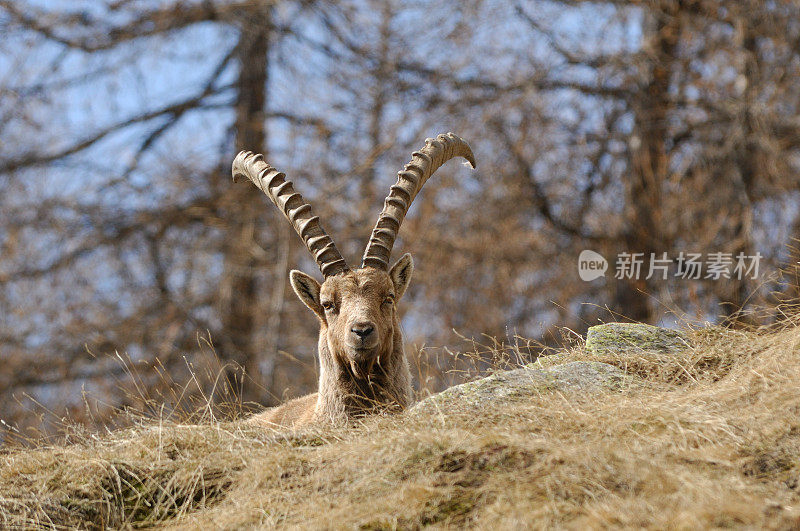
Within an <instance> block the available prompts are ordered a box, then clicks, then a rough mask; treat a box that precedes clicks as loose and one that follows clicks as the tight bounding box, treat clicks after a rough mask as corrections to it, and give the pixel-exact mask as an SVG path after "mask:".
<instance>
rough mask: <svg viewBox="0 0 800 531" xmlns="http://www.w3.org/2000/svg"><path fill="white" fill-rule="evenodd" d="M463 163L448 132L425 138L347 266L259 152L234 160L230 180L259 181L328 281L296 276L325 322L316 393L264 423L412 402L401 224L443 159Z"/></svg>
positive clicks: (407, 269) (407, 268)
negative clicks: (402, 319)
mask: <svg viewBox="0 0 800 531" xmlns="http://www.w3.org/2000/svg"><path fill="white" fill-rule="evenodd" d="M453 157H464V158H465V159H467V161H468V162H469V163H470V165H471V166H472V167H473V168H474V167H475V159H474V158H473V155H472V150H471V149H470V148H469V145H468V144H467V143H466V142H465V141H464V140H462V139H461V138H459V137H457V136H455V135H454V134H452V133H448V134H446V135H439V136H437V137H436V138H435V139H434V138H428V139H427V140H425V146H424V147H423V148H422V149H420V150H419V151H415V152H414V153H413V157H412V159H411V161H410V162H409V163H408V164H406V165H405V167H404V168H403V170H401V171H400V172H398V174H397V182H396V183H395V184H393V185H392V187H391V189H390V190H389V195H388V196H387V197H386V200H385V201H384V205H383V211H382V212H381V213H380V215H379V216H378V221H377V223H376V224H375V228H374V229H373V230H372V235H371V236H370V239H369V243H368V244H367V248H366V251H364V256H363V258H362V260H361V267H360V268H358V269H351V268H350V267H348V266H347V262H345V260H344V258H343V257H342V255H341V254H340V253H339V251H338V249H336V245H335V244H334V243H333V240H332V239H331V238H330V236H328V234H327V233H326V232H325V230H324V229H323V228H322V226H321V225H320V222H319V218H318V217H317V216H315V215H313V214H312V212H311V205H309V204H308V203H306V202H305V201H304V200H303V197H302V196H301V195H300V194H299V193H297V192H295V190H294V186H293V185H292V183H291V181H289V180H288V179H286V175H284V174H283V173H281V172H279V171H278V170H276V169H275V168H273V167H271V166H269V165H268V164H267V163H266V162H264V160H263V158H262V156H261V155H254V154H253V153H250V152H248V151H242V152H241V153H239V155H237V156H236V159H235V160H234V161H233V168H232V169H233V176H234V179H235V178H236V177H237V176H244V177H247V178H248V179H250V180H251V181H253V183H254V184H255V185H256V186H258V188H260V189H261V190H262V191H263V192H264V193H265V194H267V196H268V197H269V198H270V200H271V201H272V202H273V203H274V204H275V206H277V207H278V208H279V209H280V210H281V212H283V214H284V215H285V216H286V218H287V219H288V220H289V222H290V223H291V224H292V226H293V227H294V229H295V231H297V234H298V235H300V238H302V240H303V242H304V243H305V244H306V247H307V248H308V250H309V252H310V253H311V255H312V256H313V257H314V260H316V262H317V265H318V266H319V269H320V272H322V275H323V276H324V277H325V280H324V281H323V283H322V284H320V283H319V282H317V281H316V280H314V278H312V277H311V276H309V275H307V274H305V273H302V272H300V271H292V272H291V274H290V279H291V282H292V287H293V288H294V291H295V293H297V296H298V297H300V300H301V301H303V303H304V304H305V305H306V306H308V307H309V308H311V310H312V311H313V312H314V313H315V314H316V316H317V319H318V320H319V323H320V334H319V344H318V347H319V361H320V376H319V391H318V393H317V394H316V395H309V396H307V397H304V398H299V399H296V400H293V401H291V402H288V403H286V404H284V405H283V406H281V407H279V408H276V409H274V410H270V411H268V412H265V413H264V414H262V415H260V416H258V420H257V422H259V421H263V422H267V423H272V424H279V425H298V424H303V423H306V422H311V421H315V420H322V419H326V418H327V419H336V418H350V417H352V416H355V415H359V414H363V413H365V412H369V411H372V410H374V409H375V407H376V406H377V407H379V408H384V409H387V410H398V409H403V408H404V407H406V406H407V405H408V404H409V402H410V400H411V394H412V389H411V373H410V371H409V369H408V361H407V360H406V359H405V355H404V354H403V338H402V337H401V334H400V325H399V321H398V317H397V308H396V304H397V301H398V300H400V297H402V296H403V294H404V293H405V291H406V288H407V287H408V283H409V281H410V280H411V274H412V272H413V270H414V265H413V262H412V260H411V255H408V254H406V255H404V256H403V257H402V258H401V259H400V260H398V262H397V263H396V264H395V265H394V266H393V267H392V268H391V269H390V268H389V255H390V254H391V252H392V246H393V245H394V241H395V238H396V237H397V233H398V231H399V230H400V225H401V224H402V223H403V219H404V218H405V215H406V212H408V208H409V207H410V206H411V203H412V202H413V201H414V198H415V197H416V196H417V194H418V193H419V191H420V189H421V188H422V185H424V184H425V182H426V181H427V180H428V178H429V177H430V176H431V175H433V173H434V172H435V171H436V170H437V169H438V168H439V167H440V166H441V165H442V164H444V163H445V162H447V161H448V160H450V159H452V158H453Z"/></svg>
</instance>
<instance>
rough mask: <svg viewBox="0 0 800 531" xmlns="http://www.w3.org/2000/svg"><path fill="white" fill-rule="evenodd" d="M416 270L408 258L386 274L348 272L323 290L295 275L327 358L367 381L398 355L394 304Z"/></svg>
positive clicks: (368, 270) (364, 270) (372, 270)
mask: <svg viewBox="0 0 800 531" xmlns="http://www.w3.org/2000/svg"><path fill="white" fill-rule="evenodd" d="M413 270H414V263H413V261H412V259H411V255H410V254H405V255H403V257H402V258H401V259H400V260H399V261H398V262H397V263H396V264H395V265H394V266H393V267H392V268H391V270H389V272H388V273H387V272H386V271H383V270H381V269H377V268H374V267H365V268H362V269H354V270H348V271H343V272H342V273H339V274H337V275H334V276H330V277H328V278H326V279H325V281H324V282H323V283H322V284H321V285H320V284H319V283H318V282H317V281H316V280H314V279H313V278H312V277H310V276H309V275H307V274H305V273H303V272H301V271H297V270H294V271H292V272H291V274H290V278H291V282H292V287H293V288H294V291H295V293H296V294H297V296H298V297H299V298H300V300H301V301H303V303H304V304H305V305H306V306H308V307H309V308H310V309H311V311H313V312H314V313H315V314H316V315H317V318H318V319H319V321H320V327H321V334H320V337H321V338H322V337H323V336H324V338H325V341H326V346H327V348H328V350H329V352H331V353H332V354H333V356H334V358H336V361H337V362H338V363H340V364H345V365H346V366H349V367H350V369H351V370H352V372H353V375H354V376H356V377H358V378H366V377H368V376H369V375H370V374H371V373H372V369H373V365H374V364H375V363H376V362H380V360H381V359H382V360H387V359H388V358H389V356H390V355H391V353H392V351H393V350H394V347H395V341H394V340H395V331H396V330H397V326H398V319H397V309H396V303H397V301H398V300H400V298H401V297H402V296H403V294H404V293H405V291H406V288H407V287H408V284H409V282H410V281H411V274H412V272H413Z"/></svg>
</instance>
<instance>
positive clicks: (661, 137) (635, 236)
mask: <svg viewBox="0 0 800 531" xmlns="http://www.w3.org/2000/svg"><path fill="white" fill-rule="evenodd" d="M648 16H649V17H652V18H651V20H652V22H651V24H650V27H651V29H650V38H649V40H650V42H649V44H648V46H647V47H646V48H647V52H648V53H647V56H648V61H649V65H648V66H649V73H648V78H647V83H646V85H645V86H644V87H642V88H641V90H640V91H639V96H638V97H637V98H636V99H635V100H634V101H633V102H632V110H633V113H634V119H635V126H634V132H633V136H632V138H631V146H630V150H631V173H630V178H629V180H628V182H627V183H626V198H625V201H626V207H625V216H626V218H627V219H626V221H627V231H626V234H625V237H624V239H623V242H622V243H623V244H624V245H625V246H626V248H625V249H623V250H624V251H626V252H629V253H644V257H643V258H644V264H643V265H642V273H641V275H640V276H639V278H638V279H635V278H634V279H621V280H619V281H618V284H617V289H616V293H615V301H614V306H615V307H614V310H615V311H617V312H619V313H620V314H621V315H623V316H625V317H627V318H629V319H632V320H634V321H641V322H651V321H652V320H653V319H654V311H653V307H652V305H651V304H650V301H649V293H650V291H651V289H650V288H651V283H650V282H648V281H647V280H646V279H645V277H646V276H647V265H648V261H649V259H650V256H651V253H656V255H657V256H660V255H661V253H663V252H665V251H667V252H668V251H669V250H670V249H669V247H670V246H671V242H670V237H669V234H668V233H667V226H666V223H665V220H664V219H663V216H662V213H663V205H662V200H663V198H662V192H663V189H664V182H665V181H666V179H667V177H668V171H669V155H668V153H667V150H666V139H667V133H668V132H667V114H668V112H669V109H670V101H669V84H670V74H671V72H672V63H673V61H674V53H675V46H676V43H677V41H678V37H679V34H680V31H681V27H680V24H681V22H680V19H681V17H680V8H679V7H676V6H674V5H672V4H665V5H664V6H662V7H661V8H656V9H655V10H654V11H653V12H651V13H649V14H648Z"/></svg>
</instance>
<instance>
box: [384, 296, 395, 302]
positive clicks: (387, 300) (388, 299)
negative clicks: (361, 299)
mask: <svg viewBox="0 0 800 531" xmlns="http://www.w3.org/2000/svg"><path fill="white" fill-rule="evenodd" d="M383 303H384V304H394V297H393V296H391V295H389V296H388V297H386V298H385V299H383Z"/></svg>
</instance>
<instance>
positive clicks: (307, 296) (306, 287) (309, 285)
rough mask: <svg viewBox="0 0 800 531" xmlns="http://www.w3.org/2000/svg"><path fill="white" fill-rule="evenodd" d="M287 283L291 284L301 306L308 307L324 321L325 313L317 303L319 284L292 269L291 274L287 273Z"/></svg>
mask: <svg viewBox="0 0 800 531" xmlns="http://www.w3.org/2000/svg"><path fill="white" fill-rule="evenodd" d="M289 281H290V282H291V283H292V289H293V290H294V292H295V293H296V294H297V297H298V298H299V299H300V300H301V301H303V304H305V305H306V306H308V308H309V309H310V310H311V311H312V312H314V313H315V314H317V315H318V316H319V318H320V319H324V318H325V311H324V310H323V309H322V304H321V303H320V302H319V290H320V285H319V282H317V281H316V280H314V278H313V277H311V276H309V275H306V274H305V273H303V272H302V271H298V270H297V269H292V271H291V273H289Z"/></svg>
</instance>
